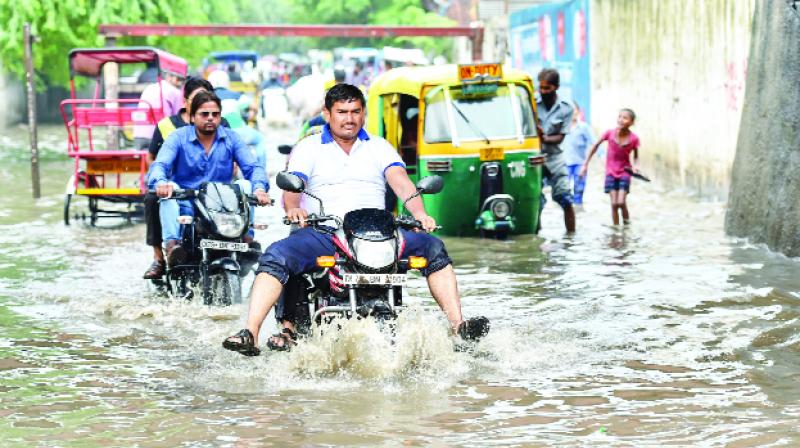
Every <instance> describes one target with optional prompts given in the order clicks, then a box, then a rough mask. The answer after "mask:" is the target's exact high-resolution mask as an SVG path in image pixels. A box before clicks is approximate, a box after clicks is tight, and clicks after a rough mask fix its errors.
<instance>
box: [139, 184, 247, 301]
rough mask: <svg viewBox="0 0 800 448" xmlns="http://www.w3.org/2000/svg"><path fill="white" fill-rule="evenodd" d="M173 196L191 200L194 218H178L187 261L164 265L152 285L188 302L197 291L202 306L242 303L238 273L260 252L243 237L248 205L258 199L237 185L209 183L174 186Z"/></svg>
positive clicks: (240, 277) (243, 271)
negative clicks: (189, 186)
mask: <svg viewBox="0 0 800 448" xmlns="http://www.w3.org/2000/svg"><path fill="white" fill-rule="evenodd" d="M173 197H174V198H175V199H190V200H191V201H192V205H193V207H194V217H192V216H181V217H179V218H178V219H179V220H180V221H181V224H182V227H183V232H182V233H183V240H182V242H181V245H182V246H183V248H184V249H185V250H186V253H187V257H186V260H185V261H184V262H183V263H181V264H180V265H177V266H167V270H166V272H165V274H164V277H163V279H161V280H154V281H153V282H154V284H155V285H156V286H158V287H163V288H165V289H166V291H167V292H168V293H169V295H170V296H172V297H173V298H180V299H186V300H190V299H192V298H193V296H194V291H195V290H196V289H198V288H199V289H200V291H201V294H202V298H203V303H205V304H206V305H230V304H234V303H241V302H242V286H241V280H242V277H244V276H246V275H247V273H248V272H250V271H252V270H253V269H254V267H255V265H256V263H257V261H258V257H259V256H260V255H261V247H260V246H259V245H258V244H257V243H253V244H252V245H251V244H248V243H246V242H245V241H244V236H245V235H246V234H247V232H248V230H249V228H250V226H251V219H250V213H251V212H250V206H251V205H257V204H258V200H257V199H256V198H255V197H254V196H252V195H250V194H247V193H244V192H243V191H242V190H241V188H240V186H239V185H238V184H236V183H233V184H225V183H218V182H209V183H207V184H205V185H203V186H202V187H201V188H200V189H198V190H190V189H179V190H175V191H174V193H173Z"/></svg>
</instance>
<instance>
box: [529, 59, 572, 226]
mask: <svg viewBox="0 0 800 448" xmlns="http://www.w3.org/2000/svg"><path fill="white" fill-rule="evenodd" d="M538 78H539V95H540V97H539V99H537V100H536V109H537V112H538V114H539V124H538V125H537V126H536V129H537V133H538V134H539V139H540V140H541V142H542V153H543V154H544V155H545V156H546V159H545V162H544V168H543V170H542V178H543V179H547V182H548V183H549V184H550V186H551V188H552V192H551V197H552V198H553V200H554V201H555V202H556V203H558V205H560V206H561V208H562V209H563V210H564V226H565V227H566V229H567V232H569V233H572V232H575V209H573V207H572V194H571V193H570V188H569V177H568V174H567V165H566V163H565V161H564V155H563V154H562V152H561V142H563V141H564V136H565V135H566V134H567V133H568V132H569V127H570V124H571V123H572V106H570V105H569V103H568V102H566V101H564V100H562V99H560V98H559V97H558V94H557V93H556V91H557V90H558V86H559V82H560V80H559V75H558V71H556V70H555V69H552V68H546V69H543V70H542V71H540V72H539V77H538ZM541 202H542V206H541V207H540V208H539V227H541V213H542V209H543V208H544V204H545V202H546V201H545V199H544V193H542V201H541Z"/></svg>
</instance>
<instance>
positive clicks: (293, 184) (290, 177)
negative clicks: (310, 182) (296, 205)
mask: <svg viewBox="0 0 800 448" xmlns="http://www.w3.org/2000/svg"><path fill="white" fill-rule="evenodd" d="M275 181H276V183H277V184H278V187H279V188H280V189H281V190H284V191H291V192H292V193H302V192H303V191H304V190H305V189H306V183H305V181H304V180H303V178H302V177H300V176H298V175H297V174H294V173H290V172H288V171H281V172H280V173H278V175H277V176H276V177H275Z"/></svg>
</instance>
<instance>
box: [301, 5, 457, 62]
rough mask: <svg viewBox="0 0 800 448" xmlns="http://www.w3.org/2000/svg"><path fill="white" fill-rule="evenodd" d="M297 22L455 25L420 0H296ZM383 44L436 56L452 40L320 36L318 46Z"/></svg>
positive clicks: (442, 51)
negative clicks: (417, 49) (410, 47)
mask: <svg viewBox="0 0 800 448" xmlns="http://www.w3.org/2000/svg"><path fill="white" fill-rule="evenodd" d="M293 5H294V6H293V20H294V22H295V23H328V24H359V25H416V26H452V25H453V21H452V20H450V19H448V18H445V17H441V16H439V15H436V14H434V13H431V12H428V11H426V10H425V9H424V8H423V6H422V2H421V0H348V1H342V0H295V1H294V2H293ZM359 44H361V45H369V46H373V47H382V46H384V45H396V46H406V47H407V46H412V47H418V48H422V49H423V50H425V51H426V52H429V53H435V54H437V55H441V54H445V53H447V52H449V51H450V49H451V48H452V41H451V40H450V39H436V38H431V37H396V38H386V39H379V40H377V41H376V40H375V39H360V40H354V39H344V38H333V39H329V38H326V39H324V40H322V39H318V40H317V42H316V46H317V47H318V48H334V47H340V46H355V45H359Z"/></svg>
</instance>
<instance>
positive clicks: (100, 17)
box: [0, 0, 452, 85]
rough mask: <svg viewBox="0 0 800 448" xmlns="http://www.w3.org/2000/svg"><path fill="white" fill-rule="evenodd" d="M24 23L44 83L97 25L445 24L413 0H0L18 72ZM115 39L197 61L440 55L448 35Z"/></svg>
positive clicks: (61, 73)
mask: <svg viewBox="0 0 800 448" xmlns="http://www.w3.org/2000/svg"><path fill="white" fill-rule="evenodd" d="M26 22H30V23H31V25H32V29H33V33H34V34H35V35H36V36H38V37H39V39H40V40H39V42H37V43H36V44H35V45H34V64H35V67H36V70H37V73H38V74H39V75H40V76H43V77H44V78H45V80H46V82H49V83H51V84H60V85H66V84H67V81H68V79H69V71H68V67H67V58H66V55H67V52H68V51H69V50H70V49H71V48H75V47H97V46H102V45H104V41H103V38H102V37H101V36H99V35H98V34H97V27H98V25H100V24H103V23H167V24H199V25H202V24H209V23H287V22H289V23H303V24H307V23H330V24H333V23H339V24H383V25H429V26H434V25H438V26H449V25H452V22H451V21H450V20H448V19H445V18H442V17H439V16H437V15H435V14H432V13H429V12H426V11H425V10H424V9H423V8H422V6H421V2H420V0H346V1H345V0H258V1H255V0H253V1H250V0H204V1H199V2H198V1H190V0H0V23H2V24H3V27H2V28H0V61H2V66H3V70H4V71H6V72H11V73H13V74H15V75H17V76H18V77H19V78H20V79H22V78H23V76H24V47H23V42H22V40H23V39H22V33H23V25H24V24H25V23H26ZM117 44H118V45H153V46H157V47H159V48H163V49H165V50H167V51H169V52H172V53H175V54H178V55H180V56H182V57H184V58H186V59H187V60H188V61H189V63H190V64H191V65H193V66H195V67H196V66H198V65H199V63H200V62H201V61H202V59H203V57H204V56H206V55H207V54H208V53H209V52H210V51H214V50H226V49H236V48H241V49H254V50H257V51H259V52H261V53H267V52H279V51H303V50H305V49H307V48H314V47H316V48H326V49H330V48H334V47H336V46H365V45H368V46H374V47H378V48H380V47H382V46H384V45H396V46H417V47H420V48H423V49H425V50H426V51H428V52H432V53H436V54H443V53H445V52H447V51H449V49H450V48H451V47H452V41H451V40H450V39H432V38H395V39H380V40H375V39H369V40H367V39H363V40H354V39H343V38H341V39H311V38H282V39H266V38H260V39H254V38H227V37H211V38H208V37H156V36H151V37H147V38H123V39H119V40H118V42H117Z"/></svg>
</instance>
